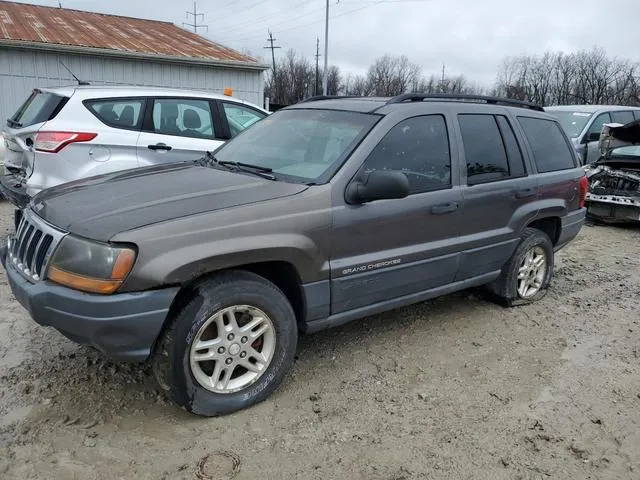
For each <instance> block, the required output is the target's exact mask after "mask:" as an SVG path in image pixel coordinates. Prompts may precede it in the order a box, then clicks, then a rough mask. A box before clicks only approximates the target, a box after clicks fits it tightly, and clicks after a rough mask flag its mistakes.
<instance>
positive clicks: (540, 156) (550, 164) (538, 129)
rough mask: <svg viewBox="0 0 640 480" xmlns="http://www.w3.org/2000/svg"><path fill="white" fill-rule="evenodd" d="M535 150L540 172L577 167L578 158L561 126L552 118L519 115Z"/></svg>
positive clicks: (534, 156) (534, 153)
mask: <svg viewBox="0 0 640 480" xmlns="http://www.w3.org/2000/svg"><path fill="white" fill-rule="evenodd" d="M518 122H520V125H521V126H522V129H523V130H524V133H525V136H526V137H527V140H528V141H529V145H530V146H531V150H532V151H533V159H534V161H535V162H536V166H537V168H538V172H540V173H544V172H555V171H558V170H566V169H571V168H575V167H576V159H575V155H574V153H573V151H572V150H571V147H570V146H569V144H568V143H567V140H566V138H565V136H564V135H563V133H562V130H560V126H559V125H558V124H557V123H556V122H554V121H551V120H545V119H542V118H532V117H518Z"/></svg>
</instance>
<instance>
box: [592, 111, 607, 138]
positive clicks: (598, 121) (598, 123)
mask: <svg viewBox="0 0 640 480" xmlns="http://www.w3.org/2000/svg"><path fill="white" fill-rule="evenodd" d="M605 123H611V116H610V115H609V114H608V113H601V114H600V115H598V116H597V117H596V118H595V120H594V121H593V123H592V124H591V126H590V127H589V133H587V136H588V137H589V136H591V135H592V134H594V133H597V134H598V135H600V132H602V127H603V125H604V124H605Z"/></svg>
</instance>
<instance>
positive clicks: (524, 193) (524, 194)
mask: <svg viewBox="0 0 640 480" xmlns="http://www.w3.org/2000/svg"><path fill="white" fill-rule="evenodd" d="M537 193H538V189H537V188H523V189H522V190H517V191H516V198H528V197H533V196H534V195H536V194H537Z"/></svg>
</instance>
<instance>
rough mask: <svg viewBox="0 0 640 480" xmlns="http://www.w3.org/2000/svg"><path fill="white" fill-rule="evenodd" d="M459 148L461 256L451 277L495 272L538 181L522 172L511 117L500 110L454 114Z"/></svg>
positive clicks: (515, 235)
mask: <svg viewBox="0 0 640 480" xmlns="http://www.w3.org/2000/svg"><path fill="white" fill-rule="evenodd" d="M458 124H459V127H460V135H461V140H462V145H463V149H464V153H463V158H464V162H463V163H464V164H465V165H464V166H463V171H465V172H466V175H464V176H463V178H464V180H463V188H462V196H463V213H462V217H463V221H462V222H461V232H460V233H461V237H462V238H461V241H462V246H463V254H462V258H461V259H460V269H459V271H458V276H457V278H456V281H460V280H466V279H470V278H473V277H477V276H479V275H483V274H487V273H490V272H495V271H497V270H500V268H502V266H503V265H504V263H505V262H506V261H507V259H508V258H509V257H510V256H511V254H512V253H513V251H514V250H515V248H516V246H517V244H518V241H519V231H518V228H519V224H518V223H517V221H518V219H521V218H522V217H523V216H526V215H527V214H529V215H533V214H534V213H535V210H534V211H532V208H534V207H532V206H530V205H531V204H532V202H535V200H536V198H537V196H538V181H537V179H536V178H535V176H528V175H527V168H526V165H525V156H524V152H523V149H522V147H521V145H520V142H519V141H518V137H517V136H516V133H515V130H514V128H513V125H512V121H511V119H510V118H509V117H507V116H506V115H503V114H476V113H468V114H467V113H460V114H458ZM465 167H466V168H465Z"/></svg>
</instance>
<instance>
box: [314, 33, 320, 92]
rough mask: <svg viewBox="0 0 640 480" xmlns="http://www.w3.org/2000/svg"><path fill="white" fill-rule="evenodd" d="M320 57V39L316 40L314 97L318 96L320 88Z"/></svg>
mask: <svg viewBox="0 0 640 480" xmlns="http://www.w3.org/2000/svg"><path fill="white" fill-rule="evenodd" d="M320 57H321V55H320V39H319V38H316V83H315V85H314V88H313V94H314V95H318V87H319V84H318V80H320V78H319V65H318V63H319V59H320Z"/></svg>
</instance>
